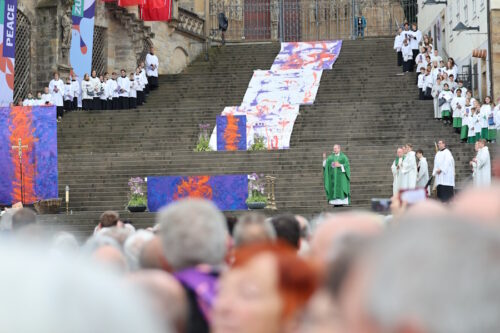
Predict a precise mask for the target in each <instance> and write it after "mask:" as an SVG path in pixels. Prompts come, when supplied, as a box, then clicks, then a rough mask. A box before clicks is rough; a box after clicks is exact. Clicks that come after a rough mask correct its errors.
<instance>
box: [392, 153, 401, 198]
mask: <svg viewBox="0 0 500 333" xmlns="http://www.w3.org/2000/svg"><path fill="white" fill-rule="evenodd" d="M403 156H404V152H403V148H398V150H397V152H396V159H395V160H394V161H393V162H392V165H391V171H392V177H393V181H392V194H393V195H396V194H398V193H399V183H400V182H401V164H402V163H403Z"/></svg>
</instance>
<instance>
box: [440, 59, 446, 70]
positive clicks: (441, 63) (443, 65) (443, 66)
mask: <svg viewBox="0 0 500 333" xmlns="http://www.w3.org/2000/svg"><path fill="white" fill-rule="evenodd" d="M439 66H441V68H445V63H444V60H441V61H440V62H439Z"/></svg>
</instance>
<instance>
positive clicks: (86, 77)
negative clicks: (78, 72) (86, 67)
mask: <svg viewBox="0 0 500 333" xmlns="http://www.w3.org/2000/svg"><path fill="white" fill-rule="evenodd" d="M83 80H84V81H89V80H90V76H89V74H88V73H85V74H83Z"/></svg>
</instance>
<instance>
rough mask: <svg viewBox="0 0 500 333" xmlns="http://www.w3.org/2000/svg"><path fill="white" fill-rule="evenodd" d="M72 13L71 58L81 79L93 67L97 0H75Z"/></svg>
mask: <svg viewBox="0 0 500 333" xmlns="http://www.w3.org/2000/svg"><path fill="white" fill-rule="evenodd" d="M71 15H72V21H73V27H72V29H71V47H70V50H69V59H70V63H71V67H72V68H73V72H74V73H75V74H76V75H78V80H79V81H81V80H82V79H83V75H84V74H85V73H87V74H89V75H90V70H91V67H92V48H93V43H94V15H95V0H75V1H74V2H73V8H72V11H71Z"/></svg>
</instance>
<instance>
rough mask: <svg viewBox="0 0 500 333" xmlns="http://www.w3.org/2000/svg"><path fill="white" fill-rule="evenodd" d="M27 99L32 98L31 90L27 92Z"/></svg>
mask: <svg viewBox="0 0 500 333" xmlns="http://www.w3.org/2000/svg"><path fill="white" fill-rule="evenodd" d="M28 99H33V94H32V93H31V91H30V92H29V93H28Z"/></svg>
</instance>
